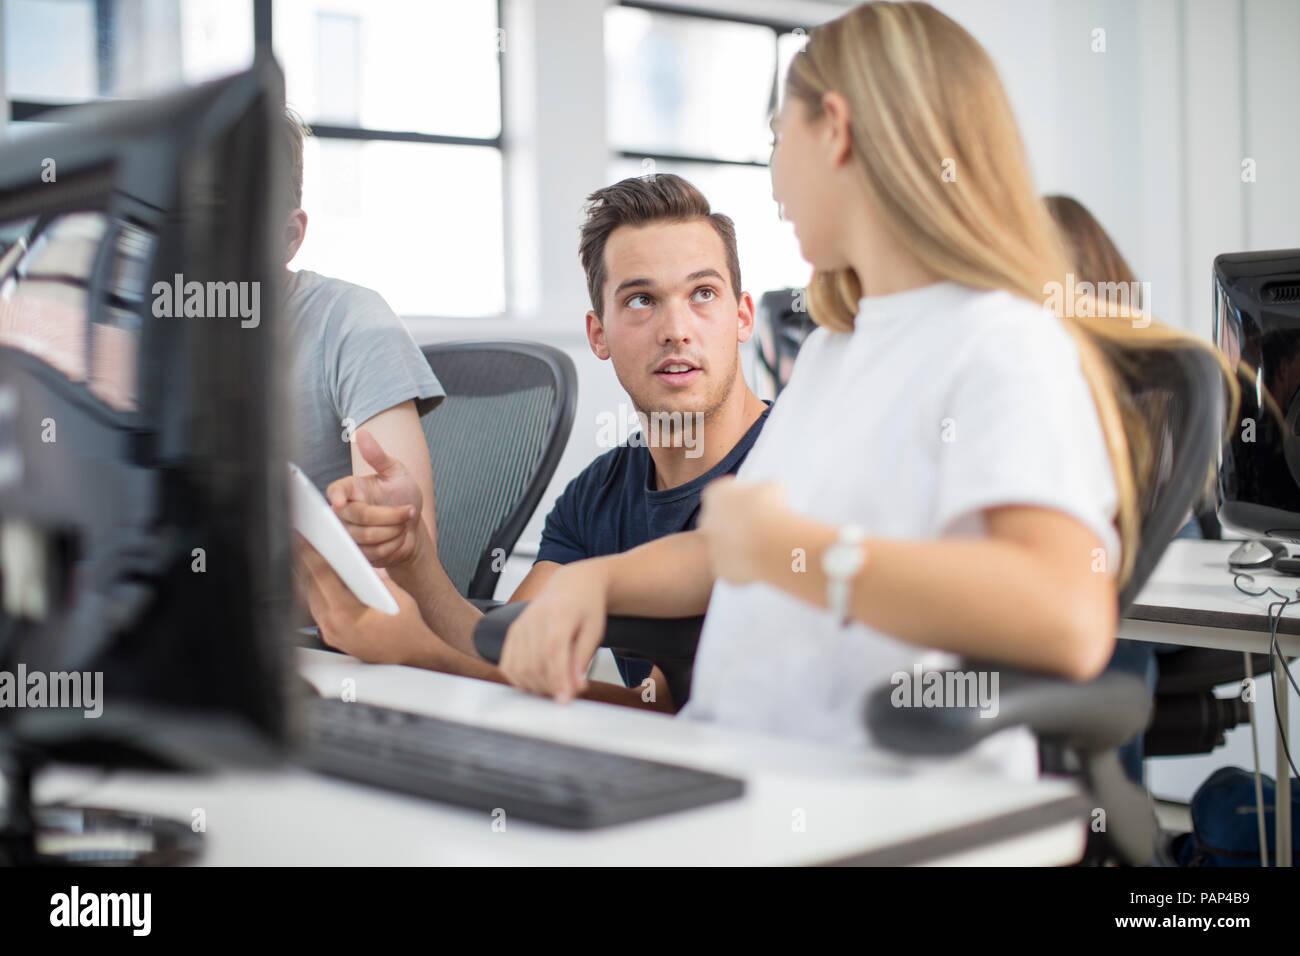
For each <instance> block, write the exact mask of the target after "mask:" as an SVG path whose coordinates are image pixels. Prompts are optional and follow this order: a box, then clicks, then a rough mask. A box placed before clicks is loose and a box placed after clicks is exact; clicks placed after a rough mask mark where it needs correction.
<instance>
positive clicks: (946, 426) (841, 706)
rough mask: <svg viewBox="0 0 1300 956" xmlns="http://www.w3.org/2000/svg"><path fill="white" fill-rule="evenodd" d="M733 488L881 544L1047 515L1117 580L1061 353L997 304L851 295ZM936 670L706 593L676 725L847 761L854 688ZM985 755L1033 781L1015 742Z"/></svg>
mask: <svg viewBox="0 0 1300 956" xmlns="http://www.w3.org/2000/svg"><path fill="white" fill-rule="evenodd" d="M738 479H739V480H741V481H748V482H764V481H776V482H779V483H780V484H781V485H782V486H784V488H785V490H786V492H787V494H788V500H789V505H790V507H791V508H792V509H793V510H794V511H795V512H796V513H798V514H800V515H803V516H805V517H808V518H812V519H814V520H817V521H821V522H824V523H827V524H832V525H845V524H856V525H860V526H862V527H863V528H864V529H865V530H866V531H867V533H868V535H869V536H872V537H881V538H895V539H912V540H925V539H934V538H939V537H947V536H958V535H963V536H970V535H981V534H983V533H984V523H983V516H982V512H983V510H984V509H988V508H992V507H995V506H998V505H1034V506H1038V507H1044V508H1051V509H1054V510H1057V511H1060V512H1064V513H1065V514H1068V515H1070V516H1071V517H1073V518H1076V519H1077V520H1079V521H1080V522H1082V523H1083V524H1084V525H1085V526H1087V527H1088V528H1089V529H1090V530H1092V531H1093V532H1094V533H1095V534H1096V536H1097V538H1098V539H1099V540H1100V542H1101V543H1102V545H1103V546H1104V547H1105V549H1106V560H1107V561H1108V565H1107V567H1109V568H1115V567H1117V565H1116V563H1115V562H1116V561H1117V560H1118V557H1119V541H1118V535H1117V534H1116V531H1115V527H1114V523H1113V518H1114V515H1115V511H1116V507H1117V494H1116V488H1115V482H1114V476H1113V473H1112V471H1111V466H1110V459H1109V456H1108V454H1107V450H1106V445H1105V442H1104V438H1103V435H1102V431H1101V426H1100V423H1099V421H1098V417H1097V412H1096V408H1095V406H1094V404H1093V401H1092V396H1091V393H1090V391H1089V388H1088V384H1087V381H1086V380H1085V378H1084V375H1083V371H1082V369H1081V368H1080V365H1079V357H1078V351H1077V349H1076V347H1075V344H1074V341H1073V339H1071V338H1070V336H1069V333H1068V332H1067V331H1066V330H1065V328H1064V327H1063V325H1062V324H1061V322H1060V321H1059V320H1058V319H1057V318H1056V317H1055V316H1054V315H1052V314H1051V313H1050V312H1048V311H1046V310H1045V309H1044V308H1041V307H1039V306H1037V305H1034V304H1033V303H1031V302H1028V301H1026V300H1024V299H1020V298H1016V297H1014V296H1012V295H1010V294H1008V293H1005V292H986V291H980V290H976V289H972V288H969V287H966V286H962V285H959V284H956V283H953V282H941V283H938V284H935V285H930V286H925V287H923V288H919V289H912V290H909V291H906V292H901V293H897V294H894V295H887V296H877V297H871V298H865V299H863V300H862V301H861V303H860V310H859V312H858V316H857V319H856V321H855V327H854V329H853V331H852V332H848V333H833V332H830V331H828V330H826V329H818V330H816V331H815V332H813V334H812V335H811V336H809V338H808V339H807V341H806V342H805V344H804V346H803V348H802V349H801V351H800V354H799V357H798V360H797V361H796V363H795V368H794V371H793V373H792V376H791V379H790V383H789V385H788V386H787V387H786V389H785V390H784V391H783V392H782V393H781V398H780V400H779V401H777V402H776V404H775V406H774V407H773V409H772V412H771V414H770V416H769V420H768V422H767V425H766V426H765V427H764V429H763V433H762V434H761V435H760V436H759V439H758V441H757V442H756V444H755V445H754V448H753V449H752V450H751V452H750V454H749V457H748V458H747V459H746V461H745V463H744V465H743V466H742V467H741V469H740V471H739V473H738ZM795 559H796V556H793V555H792V556H791V560H792V561H793V560H795ZM916 613H917V614H924V613H925V608H924V607H917V608H916ZM952 660H955V659H954V658H951V657H946V656H939V657H936V655H935V654H934V653H933V652H929V653H927V650H926V649H925V648H922V647H919V646H917V645H914V644H908V643H904V642H902V641H900V640H897V639H895V638H892V637H890V636H889V635H888V634H884V633H882V632H880V631H877V630H875V629H873V628H870V627H867V626H865V625H862V624H859V623H856V622H855V623H853V624H851V625H850V626H849V627H847V628H845V627H841V626H840V625H839V624H838V623H837V622H836V621H835V620H833V618H832V615H831V614H830V612H829V611H826V610H823V609H821V608H817V607H814V606H812V605H809V604H806V603H804V602H802V601H799V600H797V599H796V598H794V597H791V596H789V595H788V594H786V593H785V592H783V591H781V590H779V589H777V588H775V587H772V586H770V585H767V584H763V583H751V584H747V585H742V586H737V585H732V584H728V583H726V582H723V581H719V582H718V583H717V585H716V586H715V588H714V590H713V596H712V599H711V601H710V604H709V610H708V614H707V616H706V619H705V622H704V631H703V633H702V635H701V638H700V645H699V651H698V653H697V656H696V660H695V671H694V678H693V687H692V694H691V699H690V702H689V703H688V705H687V706H686V708H685V709H684V711H683V715H684V716H687V717H689V718H691V719H697V720H708V721H716V722H719V723H724V724H729V725H733V726H739V727H744V728H748V729H752V730H759V731H766V732H772V733H778V734H785V735H792V736H800V737H807V738H811V739H815V740H818V741H822V742H826V743H831V744H838V745H843V746H846V747H855V748H860V747H863V746H866V745H869V739H868V733H867V730H866V727H865V725H864V723H863V700H864V697H865V695H866V694H867V693H868V692H869V691H871V690H873V689H875V688H876V687H879V686H881V685H884V684H888V683H889V682H890V678H891V676H892V675H894V674H896V673H898V672H900V671H901V672H907V673H909V674H910V673H913V666H914V665H915V664H917V663H918V662H923V666H926V667H931V666H938V665H940V664H941V663H948V662H951V661H952ZM1017 736H1018V738H1019V739H1018V741H1013V740H1009V739H1008V738H1010V737H1017ZM999 738H1002V739H1001V742H1000V743H999V742H998V741H999ZM983 751H984V753H985V754H986V756H994V755H1000V756H994V761H995V763H997V764H998V765H999V766H1002V767H1005V768H1006V769H1008V770H1010V771H1012V772H1014V773H1016V774H1017V775H1026V774H1032V772H1033V766H1032V761H1033V759H1034V751H1033V746H1032V739H1031V738H1030V737H1029V735H1028V733H1027V732H1026V731H1023V730H1021V731H1008V732H1005V733H1003V734H998V735H995V737H993V738H991V739H990V740H989V741H986V746H985V747H984V748H983ZM1003 758H1005V759H1003Z"/></svg>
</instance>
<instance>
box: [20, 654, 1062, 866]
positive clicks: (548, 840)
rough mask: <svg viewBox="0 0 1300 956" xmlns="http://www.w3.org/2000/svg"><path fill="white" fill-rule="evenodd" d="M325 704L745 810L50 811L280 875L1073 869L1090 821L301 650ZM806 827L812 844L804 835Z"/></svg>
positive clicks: (114, 798) (243, 789)
mask: <svg viewBox="0 0 1300 956" xmlns="http://www.w3.org/2000/svg"><path fill="white" fill-rule="evenodd" d="M298 654H299V655H300V657H299V660H300V662H301V670H302V672H303V673H304V674H305V675H306V676H307V677H308V679H309V680H311V681H312V683H313V684H315V685H316V686H317V687H318V688H319V689H320V690H321V691H322V692H323V693H325V694H328V695H331V696H333V695H337V694H338V693H339V691H340V690H341V689H342V687H343V682H344V681H346V680H353V681H355V682H356V683H355V689H356V697H357V699H359V700H361V701H364V702H369V703H376V704H384V705H388V706H393V707H400V708H403V709H407V710H412V711H421V712H425V713H430V714H433V715H436V716H440V717H445V718H449V719H455V720H460V721H463V722H468V723H475V724H481V725H483V726H489V727H496V728H499V729H502V730H510V731H515V732H520V733H526V734H531V735H534V736H538V737H547V738H551V739H554V740H559V741H564V742H567V743H573V744H580V745H586V746H593V747H598V748H601V749H606V750H611V751H617V752H620V753H626V754H629V755H632V756H641V757H650V758H658V759H661V760H667V761H672V762H675V763H680V764H686V765H692V766H697V767H700V768H703V769H709V770H715V771H718V772H722V773H731V774H734V775H738V776H742V777H744V778H745V780H746V786H747V789H746V793H745V796H744V797H743V798H741V799H739V800H733V801H730V802H728V803H722V804H716V805H713V806H711V807H705V808H701V809H698V810H692V811H687V812H685V813H678V814H673V815H670V816H666V817H660V818H658V819H654V820H648V821H644V822H641V823H633V824H626V825H622V826H616V827H610V828H606V829H601V830H594V831H586V832H572V831H564V830H557V829H552V828H549V827H544V826H539V825H536V824H530V823H528V822H526V821H523V820H513V819H508V820H507V821H506V829H505V831H504V832H494V831H493V828H492V820H491V819H490V817H489V816H488V815H486V814H483V813H480V812H476V811H469V810H462V809H458V808H454V807H448V806H443V805H440V804H435V803H430V802H426V801H423V800H417V799H413V798H408V797H403V796H398V795H395V794H390V793H387V792H385V791H381V790H376V789H372V788H368V787H363V786H359V785H354V784H349V783H345V782H341V781H335V780H330V779H327V778H324V777H318V776H315V775H313V774H309V773H307V772H305V771H301V770H296V769H294V770H283V771H279V772H275V773H261V774H251V773H243V772H241V773H229V774H223V775H220V776H216V777H209V778H194V777H179V776H175V777H173V776H167V775H160V774H140V773H130V774H128V773H119V774H114V775H113V776H111V777H109V778H108V779H106V780H102V779H100V778H98V777H97V775H96V774H94V773H90V772H82V771H72V770H66V769H55V770H52V771H49V772H47V773H45V774H43V775H42V776H41V778H39V779H38V781H37V788H36V795H37V799H38V800H41V801H42V802H44V801H47V800H54V799H58V798H61V797H65V798H70V799H72V800H74V801H75V802H76V803H79V804H85V805H97V806H107V807H117V808H122V809H134V810H142V811H147V812H152V813H157V814H162V815H167V816H172V817H176V818H179V819H181V820H185V821H188V820H190V819H191V814H192V811H193V810H194V809H195V808H202V809H203V811H204V813H205V816H206V821H207V832H206V850H205V854H204V858H203V862H205V863H207V864H216V865H259V864H271V865H285V864H308V865H315V864H323V865H329V864H380V865H383V864H411V865H420V864H453V865H456V864H600V865H609V864H630V865H692V864H705V865H711V864H775V865H786V864H809V863H828V862H844V863H850V862H851V863H872V864H900V863H948V864H951V863H958V864H980V865H1005V864H1041V865H1049V864H1066V863H1072V862H1074V861H1076V860H1078V859H1079V857H1080V855H1081V854H1082V850H1083V844H1084V838H1085V822H1086V814H1087V809H1088V808H1087V804H1086V802H1085V800H1084V798H1083V797H1082V796H1080V794H1079V792H1078V790H1077V789H1076V788H1075V787H1074V786H1072V785H1071V784H1068V783H1066V782H1062V781H1048V780H1040V781H1035V782H1032V783H1013V782H1009V781H1004V780H999V779H996V778H994V777H992V776H986V775H984V774H981V773H979V772H978V771H976V770H975V769H973V768H971V767H968V766H967V767H964V768H963V767H960V766H956V765H951V764H950V765H946V766H940V767H935V766H927V767H925V768H920V767H917V766H906V767H905V766H903V765H902V764H901V763H899V762H896V761H893V760H890V759H889V758H887V757H882V756H871V755H866V754H857V753H845V752H843V751H835V750H830V749H826V748H820V747H816V746H812V745H808V744H805V743H802V742H794V741H790V740H786V739H781V738H775V737H768V736H762V735H757V734H748V733H738V732H735V731H729V730H725V729H721V728H717V727H710V726H706V725H700V724H695V723H691V722H689V721H685V720H676V719H673V718H669V717H666V716H662V715H657V714H652V713H648V712H641V711H635V710H629V709H626V708H620V707H612V706H608V705H602V704H596V703H589V702H585V701H579V702H577V703H575V704H573V705H571V706H569V707H560V706H558V705H556V704H553V703H551V702H550V701H546V700H542V699H539V698H535V697H530V696H528V695H526V694H523V693H520V692H518V691H516V690H514V689H512V688H508V687H504V686H501V685H497V684H489V683H485V682H482V681H476V680H471V679H468V678H459V677H451V676H448V675H445V674H435V673H430V672H426V671H417V670H412V669H409V668H403V667H377V666H371V665H366V664H360V663H358V662H356V661H354V660H352V659H351V658H347V657H344V656H342V655H337V654H331V653H328V652H325V651H311V650H300V651H299V652H298ZM800 819H801V820H802V821H803V823H804V827H803V828H802V829H799V828H798V827H797V826H796V822H797V821H798V820H800Z"/></svg>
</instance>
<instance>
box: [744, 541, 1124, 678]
mask: <svg viewBox="0 0 1300 956" xmlns="http://www.w3.org/2000/svg"><path fill="white" fill-rule="evenodd" d="M1053 520H1066V519H1059V518H1058V519H1053ZM1067 533H1069V532H1068V529H1067ZM766 537H767V539H768V541H769V542H770V545H769V547H766V548H764V551H765V553H766V558H765V560H764V562H763V565H762V572H761V574H762V580H765V581H766V582H767V583H769V584H772V585H774V586H776V587H778V588H781V589H782V590H783V591H786V592H787V593H789V594H791V595H793V596H795V597H797V598H799V599H800V600H803V601H806V602H808V603H809V604H813V605H815V606H817V607H827V606H828V601H827V589H826V584H827V576H826V574H825V573H824V572H823V571H822V567H821V559H822V555H823V554H824V553H825V551H826V549H827V548H829V547H830V546H831V545H832V544H833V543H834V542H835V540H836V537H837V529H836V528H834V527H832V526H830V525H824V524H820V523H818V522H814V521H809V520H807V519H804V518H800V517H794V516H788V517H782V518H781V519H780V520H779V521H778V522H777V523H776V524H774V526H773V527H772V528H771V529H769V531H768V532H767V534H766ZM862 547H863V548H865V550H866V563H865V564H864V566H863V567H862V569H861V571H859V572H858V574H857V575H856V576H855V578H854V581H853V586H852V597H851V615H852V617H853V618H854V619H855V620H857V621H860V622H862V623H864V624H867V625H869V626H870V627H873V628H875V629H877V630H879V631H882V632H884V633H887V634H890V635H892V636H894V637H897V638H899V639H901V640H905V641H908V642H911V643H915V644H919V645H924V646H928V647H935V648H939V649H942V650H947V651H952V652H954V653H958V654H962V655H966V656H970V657H974V658H982V659H985V660H998V661H1005V662H1007V663H1008V664H1013V665H1017V666H1022V667H1026V668H1029V669H1034V670H1042V671H1048V672H1052V673H1059V674H1062V675H1063V676H1067V677H1072V678H1076V679H1087V678H1090V677H1093V676H1095V675H1096V674H1097V673H1098V672H1099V671H1100V670H1101V669H1102V668H1103V667H1104V666H1105V663H1106V661H1107V660H1109V658H1110V654H1111V652H1112V650H1113V647H1114V635H1115V627H1116V616H1117V608H1116V599H1115V590H1114V584H1113V580H1112V579H1111V578H1109V576H1107V575H1104V574H1101V573H1098V572H1097V571H1096V570H1094V569H1093V560H1094V559H1093V551H1092V549H1090V548H1086V547H1083V548H1072V547H1067V548H1065V549H1062V550H1061V553H1064V554H1066V555H1076V554H1077V556H1078V561H1077V562H1074V561H1073V559H1072V558H1070V557H1067V558H1066V559H1065V560H1052V559H1051V558H1049V557H1046V556H1045V555H1044V554H1042V553H1039V552H1038V551H1036V550H1035V549H1034V548H1031V547H1028V546H1026V545H1024V544H1021V543H1019V542H1016V541H1010V540H1002V539H998V538H992V537H988V538H971V539H956V538H954V539H940V540H934V541H915V542H914V541H893V540H884V539H874V540H869V541H867V542H866V543H865V544H864V545H862ZM799 549H802V550H799ZM801 555H802V560H800V556H801Z"/></svg>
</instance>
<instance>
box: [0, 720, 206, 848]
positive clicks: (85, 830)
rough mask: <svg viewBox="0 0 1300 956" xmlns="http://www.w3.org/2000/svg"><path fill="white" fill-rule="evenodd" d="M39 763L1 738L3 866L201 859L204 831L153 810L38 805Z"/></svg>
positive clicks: (0, 846) (28, 753) (0, 800)
mask: <svg viewBox="0 0 1300 956" xmlns="http://www.w3.org/2000/svg"><path fill="white" fill-rule="evenodd" d="M36 767H37V761H35V760H34V759H33V758H32V756H31V754H30V752H29V751H27V750H26V749H25V748H21V747H16V746H13V745H12V744H9V743H7V742H0V776H2V777H3V787H4V791H3V793H0V866H183V865H185V864H188V863H193V862H194V861H195V860H197V859H198V856H199V854H200V852H201V851H202V849H203V838H202V835H201V834H198V833H195V832H194V831H193V830H192V829H191V828H190V827H189V826H187V825H186V824H184V823H182V822H181V821H179V820H169V819H165V818H163V817H156V816H153V815H151V814H147V813H132V812H130V811H127V810H110V809H103V808H95V807H74V806H67V805H64V804H61V803H60V804H51V805H48V806H43V807H35V806H33V805H32V778H33V776H34V774H35V769H36Z"/></svg>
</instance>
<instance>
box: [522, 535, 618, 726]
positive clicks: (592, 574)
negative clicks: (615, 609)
mask: <svg viewBox="0 0 1300 956" xmlns="http://www.w3.org/2000/svg"><path fill="white" fill-rule="evenodd" d="M599 560H600V559H597V560H595V561H578V562H575V563H574V564H570V565H566V566H564V567H562V568H560V569H559V570H557V571H556V572H555V573H554V574H553V575H552V576H551V579H550V580H549V581H547V582H546V587H545V588H543V589H542V591H541V593H540V594H539V595H538V596H537V597H535V598H534V599H533V600H532V601H531V602H529V605H528V607H526V608H525V609H524V610H523V612H522V613H521V614H520V615H519V616H518V617H517V618H515V620H514V623H513V624H511V625H510V629H509V630H508V631H506V641H505V647H504V648H503V649H502V652H501V662H500V665H499V666H500V669H501V672H502V673H503V674H504V675H505V677H506V680H508V681H510V683H512V684H514V685H515V686H516V687H519V688H520V689H522V690H526V691H531V692H532V693H534V694H543V695H546V696H549V697H554V698H555V699H556V700H558V701H559V702H560V703H562V704H567V703H569V702H570V701H571V700H573V699H574V698H575V697H577V696H578V694H580V693H582V691H584V690H585V689H586V687H587V668H588V667H589V666H590V664H591V658H592V655H594V654H595V653H596V649H597V648H598V647H600V642H601V639H602V638H603V637H604V636H605V614H606V607H607V598H606V594H607V590H606V588H607V583H606V581H605V578H604V575H603V572H602V571H601V567H602V566H601V565H600V563H599Z"/></svg>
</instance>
